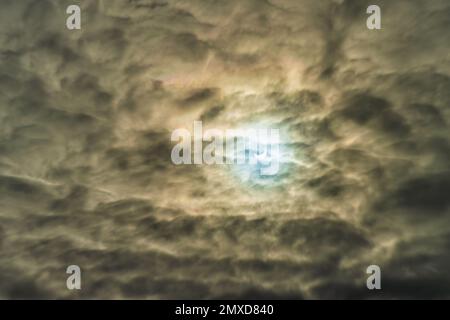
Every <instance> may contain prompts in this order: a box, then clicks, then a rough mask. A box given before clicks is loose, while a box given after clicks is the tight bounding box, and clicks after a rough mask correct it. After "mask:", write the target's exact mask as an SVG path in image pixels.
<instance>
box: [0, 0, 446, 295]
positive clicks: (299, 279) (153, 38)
mask: <svg viewBox="0 0 450 320" xmlns="http://www.w3.org/2000/svg"><path fill="white" fill-rule="evenodd" d="M73 2H74V1H59V0H58V1H57V0H39V1H36V0H21V1H13V0H2V1H1V3H0V30H1V32H0V253H1V254H0V298H41V299H47V298H69V299H72V298H115V299H117V298H124V299H129V298H172V299H177V298H200V299H203V298H244V299H246V298H255V299H264V298H276V299H282V298H293V299H316V298H361V299H377V298H450V277H449V276H448V271H447V270H448V267H449V264H450V255H449V252H450V241H449V239H450V216H449V213H450V212H449V206H450V203H449V197H448V190H449V188H450V167H449V164H450V140H449V136H450V135H449V133H450V130H449V121H450V109H449V105H450V60H449V55H448V52H449V49H450V46H449V42H448V41H446V38H447V37H446V36H447V34H448V30H449V27H450V20H449V16H450V4H449V3H448V1H445V0H433V1H425V0H423V1H422V0H415V1H406V0H397V1H381V0H380V1H377V3H378V4H379V5H380V7H381V8H382V30H379V31H373V30H368V29H367V28H366V18H367V14H366V8H367V6H368V5H369V4H372V3H371V2H369V1H360V0H358V1H356V0H354V1H352V0H340V1H338V0H335V1H332V0H329V1H313V0H303V1H299V0H271V1H266V0H246V1H234V0H226V1H225V0H223V1H212V0H192V1H176V0H173V1H172V0H168V1H163V0H161V1H159V0H134V1H125V0H108V1H102V0H97V1H96V0H83V1H75V2H77V3H79V5H80V6H81V8H82V29H81V30H79V31H69V30H67V29H66V27H65V21H66V17H67V15H66V8H67V6H68V5H69V4H73ZM200 119H201V120H202V121H203V123H204V126H205V128H221V129H227V128H239V127H243V126H248V125H260V124H262V125H266V126H271V127H277V128H280V130H281V132H282V147H283V151H284V156H285V158H284V159H283V163H282V165H281V168H280V172H279V174H278V175H277V176H275V177H270V178H266V179H261V178H260V177H257V176H255V175H253V174H252V173H248V172H244V174H243V172H242V171H241V170H237V169H236V168H233V167H231V166H194V165H192V166H175V165H174V164H172V162H171V159H170V152H171V149H172V147H173V144H172V142H171V141H170V135H171V132H172V131H173V130H174V129H176V128H181V127H185V128H187V129H191V128H192V123H193V121H194V120H200ZM245 174H250V178H249V179H243V175H245ZM71 264H76V265H79V266H80V267H81V269H82V276H83V278H82V287H83V289H82V290H80V291H76V292H74V291H69V290H67V289H66V276H67V274H66V273H65V270H66V267H67V266H68V265H71ZM371 264H376V265H379V266H380V267H381V270H382V290H381V293H380V292H379V291H378V292H374V291H369V290H367V288H366V276H367V275H366V273H365V272H366V268H367V266H369V265H371Z"/></svg>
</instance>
